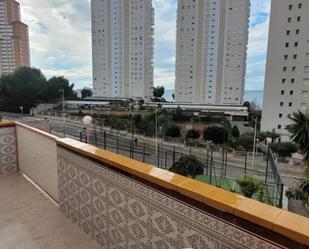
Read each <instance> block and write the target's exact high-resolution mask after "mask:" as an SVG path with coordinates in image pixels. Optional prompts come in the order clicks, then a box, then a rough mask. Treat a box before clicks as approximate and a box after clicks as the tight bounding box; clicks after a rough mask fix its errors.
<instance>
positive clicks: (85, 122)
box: [83, 116, 92, 144]
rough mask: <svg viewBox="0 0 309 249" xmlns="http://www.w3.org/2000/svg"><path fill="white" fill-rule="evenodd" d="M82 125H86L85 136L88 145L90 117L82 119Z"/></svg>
mask: <svg viewBox="0 0 309 249" xmlns="http://www.w3.org/2000/svg"><path fill="white" fill-rule="evenodd" d="M83 123H84V124H85V125H86V127H87V129H86V133H87V134H86V136H87V143H88V144H89V143H90V141H89V139H90V134H89V129H90V127H91V124H92V117H90V116H85V117H84V118H83Z"/></svg>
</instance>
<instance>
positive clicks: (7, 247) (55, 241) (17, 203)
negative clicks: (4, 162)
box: [0, 173, 102, 249]
mask: <svg viewBox="0 0 309 249" xmlns="http://www.w3.org/2000/svg"><path fill="white" fill-rule="evenodd" d="M0 197H1V200H0V210H1V212H0V249H13V248H14V249H102V247H101V246H99V244H97V243H96V242H95V241H94V240H93V239H92V238H91V237H89V236H88V235H87V234H86V233H84V232H83V231H82V230H81V229H80V228H79V227H78V226H77V225H75V224H73V223H71V221H70V220H68V219H67V218H66V217H65V216H63V215H62V214H61V213H59V211H58V206H57V205H56V204H55V203H53V202H52V201H51V200H50V199H49V198H48V197H46V196H45V195H43V194H42V193H41V192H39V191H38V190H37V189H36V188H35V187H34V186H33V185H32V184H31V183H30V182H28V181H27V180H26V179H25V178H24V177H23V176H22V175H21V174H19V173H13V174H5V175H0Z"/></svg>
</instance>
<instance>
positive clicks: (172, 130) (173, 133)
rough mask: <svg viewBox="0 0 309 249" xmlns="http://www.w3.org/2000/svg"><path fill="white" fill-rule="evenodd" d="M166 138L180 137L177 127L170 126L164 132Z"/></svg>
mask: <svg viewBox="0 0 309 249" xmlns="http://www.w3.org/2000/svg"><path fill="white" fill-rule="evenodd" d="M165 136H167V137H180V129H179V127H178V126H177V125H171V126H170V127H168V128H167V130H166V132H165Z"/></svg>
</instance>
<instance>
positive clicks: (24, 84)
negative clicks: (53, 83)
mask: <svg viewBox="0 0 309 249" xmlns="http://www.w3.org/2000/svg"><path fill="white" fill-rule="evenodd" d="M45 88H46V78H45V76H44V75H43V74H42V72H41V71H40V70H39V69H36V68H27V67H21V68H19V69H17V70H16V71H15V72H14V73H12V74H7V75H2V76H1V78H0V110H4V111H10V112H20V108H19V107H20V106H23V109H24V113H29V112H30V109H31V108H32V107H35V106H36V105H37V104H39V102H40V101H41V100H42V99H44V89H45Z"/></svg>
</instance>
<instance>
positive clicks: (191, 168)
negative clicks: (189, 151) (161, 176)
mask: <svg viewBox="0 0 309 249" xmlns="http://www.w3.org/2000/svg"><path fill="white" fill-rule="evenodd" d="M169 170H170V171H172V172H174V173H177V174H180V175H183V176H190V177H192V178H195V177H196V176H197V175H202V174H203V173H204V164H203V163H202V162H200V161H199V160H198V159H197V157H195V156H192V155H190V156H184V157H181V158H180V159H179V160H178V161H177V162H175V163H174V164H173V165H172V167H171V168H170V169H169Z"/></svg>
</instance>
